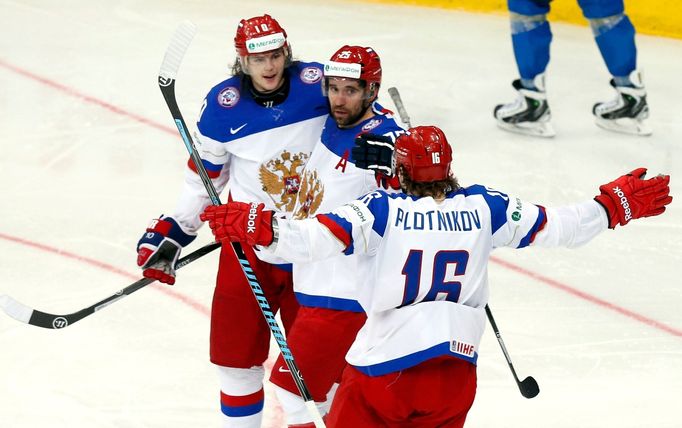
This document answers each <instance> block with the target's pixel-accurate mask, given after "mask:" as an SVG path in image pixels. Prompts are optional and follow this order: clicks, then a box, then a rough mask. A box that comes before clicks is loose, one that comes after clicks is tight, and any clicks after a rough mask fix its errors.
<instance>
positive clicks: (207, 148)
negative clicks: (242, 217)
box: [137, 15, 329, 428]
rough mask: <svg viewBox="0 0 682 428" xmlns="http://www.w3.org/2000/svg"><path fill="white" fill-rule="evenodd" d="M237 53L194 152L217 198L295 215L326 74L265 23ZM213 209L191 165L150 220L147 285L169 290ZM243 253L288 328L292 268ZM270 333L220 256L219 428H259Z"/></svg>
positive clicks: (247, 27)
mask: <svg viewBox="0 0 682 428" xmlns="http://www.w3.org/2000/svg"><path fill="white" fill-rule="evenodd" d="M234 44H235V48H236V51H237V59H236V60H235V63H234V66H233V70H232V71H233V77H231V78H229V79H227V80H225V81H223V82H221V83H219V84H218V85H216V86H215V87H214V88H213V89H211V91H210V92H209V93H208V95H207V96H206V98H205V100H204V103H203V105H202V107H201V112H200V117H199V121H198V123H197V128H198V131H199V132H198V134H195V141H196V144H197V151H198V153H199V155H200V156H201V158H202V162H203V164H204V166H205V167H206V170H207V171H208V174H209V176H210V177H211V179H212V180H213V183H214V185H215V187H216V190H217V191H218V192H221V191H222V190H223V189H224V188H225V187H228V188H229V197H228V198H229V199H230V200H232V199H236V200H253V201H258V202H261V203H263V204H264V206H267V207H268V209H270V210H274V211H275V212H291V210H292V209H293V207H294V203H295V201H296V199H295V197H296V193H297V192H298V187H299V184H300V177H299V174H300V173H301V171H302V169H303V165H304V164H305V162H306V160H307V159H308V156H309V154H310V152H311V150H312V148H313V146H314V145H315V143H316V142H317V140H318V138H319V135H320V133H321V132H322V127H323V125H324V122H325V119H326V118H327V115H328V111H329V110H328V106H327V99H326V98H325V97H324V96H323V95H322V89H321V87H320V82H321V80H322V67H321V65H320V64H318V63H304V62H299V61H293V60H292V53H291V46H290V45H289V42H288V40H287V34H286V31H285V30H284V29H283V28H282V27H281V26H280V24H279V23H278V22H277V21H276V20H275V19H273V18H272V17H270V16H269V15H263V16H256V17H253V18H250V19H245V20H242V21H241V22H240V23H239V26H238V28H237V32H236V36H235V38H234ZM210 203H211V201H210V199H209V197H208V194H207V192H206V190H205V188H204V186H203V185H202V182H201V179H200V177H199V175H198V174H197V173H196V168H195V166H194V164H193V162H192V161H191V160H190V162H189V163H188V169H187V171H186V173H185V183H184V186H183V188H182V191H181V194H180V198H179V202H178V204H177V207H176V208H175V210H174V211H173V214H172V215H170V216H164V215H162V216H161V217H160V218H158V219H156V220H154V221H152V224H151V225H150V226H149V228H148V229H147V231H146V232H145V234H144V235H143V236H142V238H141V239H140V241H139V243H138V246H137V250H138V260H137V263H138V265H139V266H141V267H142V269H143V272H144V276H146V277H151V278H156V279H158V280H159V281H161V282H165V283H168V284H173V283H174V282H175V270H174V269H173V266H174V264H175V262H176V260H177V259H178V256H179V254H180V250H181V248H182V247H185V246H186V245H188V244H189V243H190V242H192V240H194V238H195V237H196V233H197V230H198V229H199V226H200V225H201V224H202V223H201V221H200V220H199V214H201V212H202V211H203V210H204V208H205V207H206V206H207V205H209V204H210ZM243 248H244V252H245V254H246V256H247V258H248V261H249V263H250V264H251V267H252V268H253V270H254V272H255V274H256V276H257V278H258V281H259V283H260V285H261V286H262V288H263V291H264V293H265V295H266V297H267V299H268V302H269V303H270V306H271V308H272V310H273V312H276V311H278V310H280V311H279V312H280V316H281V318H282V322H283V324H284V327H285V329H287V328H289V327H290V326H291V324H292V322H293V319H294V317H295V314H296V311H297V309H298V304H297V302H296V298H295V297H294V294H293V285H292V277H291V267H290V265H276V264H271V263H266V262H264V261H261V260H260V259H259V258H258V257H257V256H256V254H255V253H254V251H253V248H252V247H250V246H247V245H244V246H243ZM269 343H270V330H269V329H268V325H267V324H266V322H265V321H264V318H263V315H262V313H261V311H260V308H259V306H258V304H257V302H256V300H255V299H254V296H253V294H252V291H251V288H250V287H249V284H248V282H247V281H246V278H245V277H244V273H243V272H242V268H241V265H240V263H239V261H238V259H237V257H236V255H235V253H234V251H233V250H232V248H231V246H225V247H223V249H222V252H221V255H220V264H219V267H218V276H217V280H216V288H215V292H214V295H213V303H212V307H211V334H210V354H211V361H212V362H213V363H214V364H215V365H216V366H217V367H218V372H219V379H220V404H221V406H220V408H221V410H222V414H223V416H222V421H223V424H222V426H223V427H224V428H228V427H240V428H259V427H260V426H261V419H262V414H263V405H264V394H263V375H264V369H263V363H264V361H265V360H266V359H267V357H268V351H269Z"/></svg>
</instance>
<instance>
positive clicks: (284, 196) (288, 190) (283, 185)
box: [259, 150, 308, 212]
mask: <svg viewBox="0 0 682 428" xmlns="http://www.w3.org/2000/svg"><path fill="white" fill-rule="evenodd" d="M307 160H308V155H307V154H305V153H296V154H294V155H292V154H291V153H290V152H288V151H286V150H285V151H283V152H282V154H281V156H280V157H279V158H275V159H272V160H270V161H269V162H267V163H264V164H262V165H261V166H260V170H259V177H260V182H261V185H262V186H263V191H264V192H266V193H268V194H269V195H270V198H271V199H272V201H273V202H274V204H275V206H276V207H277V209H279V210H282V211H288V212H291V211H292V210H293V209H294V206H295V205H296V194H298V191H299V188H300V187H301V175H300V172H299V171H300V170H301V169H303V166H304V165H305V162H306V161H307Z"/></svg>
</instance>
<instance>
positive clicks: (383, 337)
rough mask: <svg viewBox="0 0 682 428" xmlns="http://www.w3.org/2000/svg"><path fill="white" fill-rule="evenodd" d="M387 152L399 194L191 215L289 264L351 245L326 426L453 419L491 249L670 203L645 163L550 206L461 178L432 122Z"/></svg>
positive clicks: (467, 384) (478, 324)
mask: <svg viewBox="0 0 682 428" xmlns="http://www.w3.org/2000/svg"><path fill="white" fill-rule="evenodd" d="M395 159H396V165H397V171H398V177H399V180H400V184H401V186H402V190H403V192H404V193H398V194H387V193H386V192H383V191H375V192H372V193H369V194H367V195H365V196H364V197H362V198H360V199H358V200H356V201H354V202H351V203H348V204H346V205H344V206H342V207H340V208H338V209H335V210H333V211H331V212H328V213H324V214H318V215H317V216H316V218H313V219H307V220H284V219H277V218H276V217H275V218H274V220H272V221H271V220H270V219H272V218H273V216H272V215H271V214H268V211H264V207H263V205H262V204H261V205H259V204H257V203H252V204H247V203H242V202H231V203H228V204H227V205H225V206H220V207H214V206H211V207H208V208H207V209H206V211H205V212H204V214H203V216H204V218H209V219H210V227H211V229H212V230H213V233H214V235H215V236H216V238H217V239H219V240H221V241H230V240H234V239H242V238H243V237H244V236H247V240H248V241H249V242H252V243H254V244H257V245H260V246H261V247H260V248H261V251H266V252H271V253H274V254H276V255H280V256H282V257H285V258H287V259H288V260H291V261H294V262H297V263H306V262H312V261H315V260H322V259H324V258H327V257H334V256H337V255H338V254H341V253H343V254H358V255H360V257H359V259H358V270H359V275H358V277H359V278H362V283H361V289H362V294H361V296H360V302H361V304H362V305H363V307H364V308H365V309H366V311H367V316H368V318H367V322H366V323H365V325H364V326H363V327H362V329H361V330H360V332H359V333H358V335H357V338H356V339H355V342H354V343H353V345H352V347H351V349H350V350H349V352H348V354H347V356H346V359H347V361H348V363H349V366H348V367H347V368H346V370H345V371H344V374H343V379H342V382H341V386H340V387H339V390H338V391H337V393H336V397H335V399H334V402H333V404H332V408H331V413H330V414H329V418H328V421H327V426H328V427H330V428H338V427H343V428H357V427H366V426H371V427H393V426H410V427H424V428H426V427H437V426H439V427H440V426H447V427H461V426H463V424H464V421H465V419H466V415H467V412H468V411H469V408H470V407H471V405H472V403H473V401H474V396H475V391H476V361H477V358H478V352H479V343H480V340H481V336H482V334H483V331H484V327H485V319H486V316H485V310H484V308H485V305H486V303H487V301H488V292H489V290H488V284H487V265H488V259H489V255H490V253H491V251H492V250H494V249H495V248H498V247H511V248H524V247H527V246H551V247H555V246H565V247H577V246H580V245H583V244H585V243H587V242H588V241H590V240H591V239H592V238H594V237H595V236H596V235H598V234H599V233H601V232H603V231H604V230H606V229H607V228H615V227H616V226H618V225H620V226H624V225H626V224H628V223H629V222H630V221H631V220H633V219H637V218H641V217H649V216H655V215H659V214H662V213H663V212H664V211H665V206H666V205H667V204H669V203H670V202H671V201H672V197H671V196H670V194H669V192H670V188H669V181H670V177H669V176H663V175H659V176H656V177H654V178H651V179H648V180H645V179H643V176H644V174H645V173H646V170H645V169H644V168H638V169H636V170H634V171H632V172H631V173H630V174H626V175H623V176H621V177H619V178H617V179H615V180H614V181H612V182H610V183H607V184H605V185H603V186H600V188H599V190H600V194H599V195H597V196H596V197H595V199H594V200H589V201H585V202H583V203H579V204H575V205H569V206H564V207H559V208H549V207H548V208H545V207H543V206H540V205H535V204H530V203H527V202H524V201H522V200H521V199H519V198H517V197H513V196H509V195H507V194H505V193H502V192H499V191H495V190H492V189H489V188H487V187H484V186H481V185H473V186H469V187H464V188H463V187H460V185H459V184H458V181H457V179H455V177H454V176H453V175H452V173H451V170H450V163H451V159H452V151H451V148H450V145H449V144H448V142H447V140H446V137H445V135H444V134H443V132H442V131H441V130H440V129H438V128H437V127H432V126H423V127H416V128H412V129H410V130H409V131H408V134H406V135H403V136H401V137H400V138H398V140H397V141H396V144H395ZM225 211H226V212H227V213H228V214H227V215H224V216H223V215H221V216H215V215H214V214H215V213H220V212H225ZM273 229H274V230H277V233H276V234H274V235H273Z"/></svg>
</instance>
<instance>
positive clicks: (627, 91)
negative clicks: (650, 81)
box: [592, 70, 652, 136]
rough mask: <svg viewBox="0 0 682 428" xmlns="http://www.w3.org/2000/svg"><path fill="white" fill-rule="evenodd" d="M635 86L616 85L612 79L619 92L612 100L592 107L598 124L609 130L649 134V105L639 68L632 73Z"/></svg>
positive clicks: (612, 84)
mask: <svg viewBox="0 0 682 428" xmlns="http://www.w3.org/2000/svg"><path fill="white" fill-rule="evenodd" d="M630 80H631V81H632V83H633V85H634V86H616V83H615V81H614V80H613V79H611V82H610V83H611V86H613V88H614V89H615V90H616V91H617V92H618V94H617V95H616V98H614V99H613V100H611V101H607V102H602V103H597V104H595V105H594V107H593V108H592V113H593V114H594V116H595V118H596V123H597V126H599V127H601V128H604V129H607V130H609V131H615V132H622V133H625V134H634V135H642V136H647V135H651V132H652V130H651V128H650V127H649V124H648V123H647V121H646V119H647V118H648V117H649V105H648V104H647V102H646V90H645V89H644V85H643V84H642V75H641V73H640V72H639V71H638V70H634V71H633V72H632V73H630Z"/></svg>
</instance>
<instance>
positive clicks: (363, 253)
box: [265, 185, 608, 376]
mask: <svg viewBox="0 0 682 428" xmlns="http://www.w3.org/2000/svg"><path fill="white" fill-rule="evenodd" d="M607 223H608V221H607V217H606V213H605V212H604V210H603V209H602V208H601V207H600V206H599V204H597V202H595V201H588V202H585V203H582V204H576V205H571V206H567V207H561V208H547V209H545V208H543V207H541V206H537V205H534V204H529V203H526V202H523V201H521V200H520V199H518V198H514V197H509V196H507V195H506V194H504V193H501V192H497V191H494V190H491V189H488V188H486V187H483V186H480V185H474V186H470V187H467V188H462V189H459V190H458V191H456V192H451V193H449V194H448V195H447V197H446V199H445V200H443V201H441V202H437V201H435V200H434V199H433V198H421V199H418V198H415V197H411V196H407V195H405V194H402V193H400V194H387V193H385V192H383V191H375V192H373V193H370V194H368V195H366V196H364V197H363V198H361V199H359V200H356V201H353V202H351V203H348V204H346V205H345V206H342V207H341V208H338V209H336V210H333V211H332V212H331V213H327V214H322V215H320V216H318V218H317V219H309V220H303V221H291V220H281V221H280V224H279V233H280V235H279V241H278V242H277V243H276V244H274V245H271V246H270V247H267V248H266V249H265V251H270V252H274V253H275V254H277V255H280V256H282V257H284V258H287V259H288V260H290V261H293V262H305V261H310V260H319V259H323V258H325V257H333V256H335V255H336V254H338V253H339V252H340V251H343V252H345V253H346V254H358V255H360V256H359V258H358V274H357V275H356V278H360V279H361V283H360V289H361V295H360V299H359V300H360V302H361V304H362V306H363V307H364V308H365V309H366V311H367V316H368V319H367V322H366V323H365V325H364V327H363V328H362V329H361V330H360V332H359V333H358V335H357V337H356V340H355V342H354V343H353V345H352V346H351V348H350V350H349V351H348V354H347V355H346V360H347V361H348V362H349V363H350V364H352V365H353V366H354V367H356V368H357V369H359V370H360V371H362V372H363V373H365V374H367V375H370V376H378V375H383V374H386V373H390V372H395V371H399V370H403V369H406V368H409V367H412V366H415V365H417V364H419V363H421V362H423V361H425V360H428V359H431V358H435V357H438V356H442V355H449V356H453V357H457V358H461V359H464V360H466V361H469V362H471V363H472V364H475V363H476V360H477V358H478V348H479V344H480V340H481V336H482V335H483V331H484V328H485V311H484V307H485V305H486V303H487V301H488V273H487V272H488V259H489V255H490V253H491V251H492V250H493V249H495V248H497V247H512V248H523V247H526V246H528V245H531V244H533V245H543V246H567V247H574V246H578V245H581V244H584V243H586V242H587V241H589V240H590V239H592V238H593V237H594V236H596V235H597V234H598V233H600V232H602V231H604V230H606V228H607Z"/></svg>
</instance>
